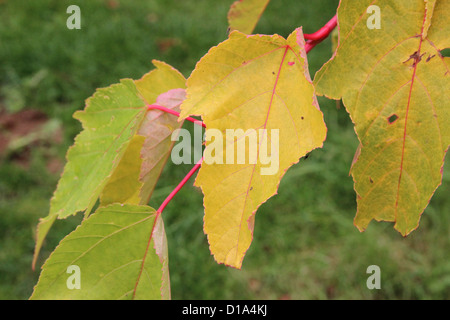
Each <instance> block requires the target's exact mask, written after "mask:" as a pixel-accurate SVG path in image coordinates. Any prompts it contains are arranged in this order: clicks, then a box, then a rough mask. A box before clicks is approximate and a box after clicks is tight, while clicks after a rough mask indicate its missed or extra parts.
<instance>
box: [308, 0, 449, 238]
mask: <svg viewBox="0 0 450 320" xmlns="http://www.w3.org/2000/svg"><path fill="white" fill-rule="evenodd" d="M372 4H374V2H373V1H370V0H365V1H357V2H356V1H349V0H343V1H341V4H340V7H339V11H338V17H339V29H340V33H339V47H338V49H337V52H336V53H335V55H334V57H333V59H332V60H331V61H329V62H328V63H327V64H325V65H324V67H323V68H322V69H321V70H320V71H319V72H318V73H317V74H316V77H315V80H314V83H315V85H316V91H317V93H318V94H321V95H325V96H327V97H330V98H333V99H340V98H342V99H343V103H344V105H345V107H346V109H347V111H348V112H349V114H350V116H351V118H352V121H353V123H354V124H355V129H356V133H357V135H358V138H359V140H360V147H359V148H358V152H357V154H356V155H355V160H354V163H353V166H352V170H351V173H352V175H353V179H354V181H355V190H356V193H357V202H358V212H357V214H356V218H355V225H356V226H357V227H358V228H359V229H360V230H361V231H362V230H365V229H366V228H367V226H368V224H369V223H370V221H371V220H372V219H375V220H377V221H381V220H383V221H391V222H395V229H396V230H398V231H399V232H400V233H401V234H402V235H405V236H406V235H407V234H409V233H410V232H412V231H413V230H415V229H416V228H417V227H418V225H419V220H420V217H421V215H422V213H423V211H424V209H425V208H426V207H427V205H428V203H429V201H430V199H431V197H432V195H433V194H434V192H435V190H436V188H437V187H438V186H439V185H440V184H441V181H442V170H443V164H444V158H445V154H446V152H447V150H448V148H449V145H450V59H449V58H446V57H443V56H442V55H441V53H440V51H441V50H443V49H444V48H449V46H450V23H449V20H448V13H449V12H450V1H439V0H437V1H424V0H401V1H395V2H394V1H387V0H385V1H377V2H376V5H377V6H379V8H380V10H381V13H380V18H381V29H370V28H368V25H367V20H368V19H369V18H370V17H371V15H372V14H368V13H367V8H368V7H369V6H370V5H372ZM361 48H367V49H364V53H362V52H361V50H362V49H361Z"/></svg>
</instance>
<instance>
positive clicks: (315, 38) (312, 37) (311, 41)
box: [303, 15, 337, 53]
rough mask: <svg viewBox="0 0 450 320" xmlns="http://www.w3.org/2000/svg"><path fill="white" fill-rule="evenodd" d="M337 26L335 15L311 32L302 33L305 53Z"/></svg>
mask: <svg viewBox="0 0 450 320" xmlns="http://www.w3.org/2000/svg"><path fill="white" fill-rule="evenodd" d="M336 26H337V15H335V16H334V17H333V18H331V20H330V21H328V22H327V23H326V24H325V25H324V26H323V27H322V28H320V29H319V30H318V31H316V32H314V33H312V34H304V35H303V36H304V37H305V39H306V40H307V41H306V45H305V50H306V53H308V52H310V51H311V50H312V49H313V48H314V47H315V46H316V45H318V44H319V43H320V42H322V41H323V40H325V39H326V38H327V37H328V36H329V35H330V33H331V32H332V31H333V30H334V28H336Z"/></svg>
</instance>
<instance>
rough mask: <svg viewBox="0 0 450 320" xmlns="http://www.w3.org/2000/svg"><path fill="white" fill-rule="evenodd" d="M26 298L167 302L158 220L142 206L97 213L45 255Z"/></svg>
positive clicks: (163, 248)
mask: <svg viewBox="0 0 450 320" xmlns="http://www.w3.org/2000/svg"><path fill="white" fill-rule="evenodd" d="M31 299H36V300H48V299H51V300H66V299H73V300H82V299H86V300H95V299H102V300H103V299H108V300H110V299H158V300H160V299H170V286H169V273H168V255H167V242H166V238H165V232H164V225H163V222H162V219H161V216H160V215H158V214H157V213H156V211H155V210H154V209H153V208H150V207H147V206H135V205H119V204H115V205H111V206H107V207H103V208H100V209H98V210H97V212H95V213H94V214H92V215H91V216H90V217H89V218H87V219H86V220H84V221H83V223H82V224H81V225H80V226H78V228H77V229H76V230H75V231H73V232H72V233H70V234H69V235H68V236H66V237H65V238H64V239H63V240H62V241H61V242H60V244H59V245H58V247H57V248H56V249H55V251H54V252H53V253H52V254H51V255H50V257H49V259H48V260H47V261H46V262H45V264H44V265H43V267H42V272H41V275H40V277H39V281H38V283H37V285H36V286H35V288H34V291H33V294H32V296H31Z"/></svg>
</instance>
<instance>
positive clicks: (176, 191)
mask: <svg viewBox="0 0 450 320" xmlns="http://www.w3.org/2000/svg"><path fill="white" fill-rule="evenodd" d="M202 162H203V158H201V159H200V161H199V162H197V164H196V165H195V166H194V167H193V168H192V169H191V171H189V173H188V174H187V175H186V176H185V177H184V178H183V180H181V182H180V183H179V184H178V185H177V186H176V188H175V189H173V191H172V192H171V193H170V194H169V195H168V196H167V198H166V200H164V202H163V203H162V204H161V206H160V207H159V208H158V210H156V212H157V213H159V214H161V213H162V212H163V211H164V208H165V207H166V206H167V204H168V203H169V202H170V201H171V200H172V199H173V197H174V196H175V195H176V194H177V193H178V191H180V190H181V188H183V186H184V185H185V184H186V182H187V181H188V180H189V179H190V178H191V177H192V175H193V174H194V173H195V172H196V171H197V170H198V169H199V168H200V167H201V165H202Z"/></svg>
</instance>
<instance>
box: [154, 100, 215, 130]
mask: <svg viewBox="0 0 450 320" xmlns="http://www.w3.org/2000/svg"><path fill="white" fill-rule="evenodd" d="M152 109H156V110H161V111H164V112H167V113H170V114H173V115H174V116H177V117H179V116H180V113H179V112H176V111H174V110H172V109H169V108H166V107H163V106H159V105H157V104H150V105H148V106H147V110H152ZM186 120H188V121H190V122H193V123H195V124H197V125H200V126H202V127H203V128H206V126H205V124H204V123H203V122H202V121H200V120H197V119H194V118H191V117H187V118H186Z"/></svg>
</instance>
